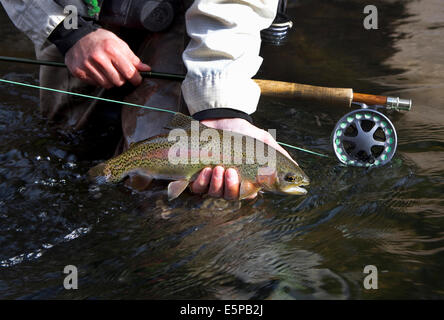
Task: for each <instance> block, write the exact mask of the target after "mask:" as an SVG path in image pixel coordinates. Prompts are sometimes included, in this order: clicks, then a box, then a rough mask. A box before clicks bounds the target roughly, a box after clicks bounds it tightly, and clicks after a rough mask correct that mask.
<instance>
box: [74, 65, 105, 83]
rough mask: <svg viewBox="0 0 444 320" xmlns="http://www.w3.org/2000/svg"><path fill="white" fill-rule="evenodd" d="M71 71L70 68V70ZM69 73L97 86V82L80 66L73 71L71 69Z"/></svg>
mask: <svg viewBox="0 0 444 320" xmlns="http://www.w3.org/2000/svg"><path fill="white" fill-rule="evenodd" d="M70 71H71V70H70ZM71 74H72V75H73V76H74V77H76V78H79V79H80V80H82V81H84V82H86V83H88V84H90V85H93V86H99V84H98V83H97V82H96V81H94V79H91V78H90V77H89V76H88V74H87V73H86V71H85V70H83V69H81V68H80V67H77V68H75V69H74V70H73V71H71Z"/></svg>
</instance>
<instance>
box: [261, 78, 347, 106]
mask: <svg viewBox="0 0 444 320" xmlns="http://www.w3.org/2000/svg"><path fill="white" fill-rule="evenodd" d="M254 81H255V82H256V83H257V84H258V85H259V87H260V88H261V93H262V95H263V96H268V97H278V98H291V99H296V100H298V101H301V102H305V103H309V104H314V105H326V106H333V107H350V106H351V102H352V99H353V90H352V89H345V88H327V87H317V86H310V85H306V84H299V83H291V82H283V81H274V80H259V79H255V80H254Z"/></svg>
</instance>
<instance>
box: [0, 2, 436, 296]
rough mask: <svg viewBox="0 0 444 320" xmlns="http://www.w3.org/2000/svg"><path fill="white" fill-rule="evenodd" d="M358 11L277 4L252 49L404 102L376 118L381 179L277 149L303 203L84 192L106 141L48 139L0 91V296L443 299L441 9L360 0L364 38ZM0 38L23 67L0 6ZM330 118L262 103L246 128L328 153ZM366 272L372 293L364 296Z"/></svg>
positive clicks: (18, 100) (300, 70) (6, 90)
mask: <svg viewBox="0 0 444 320" xmlns="http://www.w3.org/2000/svg"><path fill="white" fill-rule="evenodd" d="M366 4H367V1H350V0H344V1H339V0H336V1H313V0H311V1H290V8H289V15H290V16H291V17H292V19H293V21H294V22H295V27H294V29H293V31H292V35H291V40H290V42H289V43H288V44H287V45H286V46H283V47H280V48H276V47H269V46H265V47H264V48H263V50H262V56H263V57H264V58H265V61H264V64H263V67H262V69H261V71H260V77H263V78H268V79H278V80H284V81H295V82H302V83H309V84H315V85H326V86H333V87H352V88H354V89H355V91H356V92H364V93H375V94H391V95H394V96H397V95H399V96H402V97H405V98H411V99H413V101H414V107H413V110H412V111H410V112H408V113H402V114H390V115H389V116H390V118H391V119H392V121H393V122H394V124H395V126H396V127H397V130H398V138H399V146H398V152H397V154H396V156H395V158H394V160H393V161H392V162H391V163H390V164H389V165H386V166H384V167H382V168H377V169H373V170H364V169H359V168H348V167H343V166H340V165H339V164H338V163H337V162H336V161H335V160H334V159H333V158H330V159H323V158H319V157H316V156H312V155H309V154H304V153H300V152H292V154H293V155H294V156H295V158H296V159H297V160H298V162H299V163H300V165H301V166H302V167H303V168H304V171H305V172H306V173H307V174H308V175H309V176H310V177H311V180H312V184H311V187H310V189H309V193H308V195H307V196H305V197H284V196H279V195H273V194H265V195H263V196H261V197H260V198H258V199H257V200H255V201H251V202H248V201H245V202H242V203H240V202H225V201H223V200H214V199H203V200H202V199H201V198H200V197H198V196H193V195H190V194H185V195H183V196H181V197H180V198H179V199H177V200H175V201H173V202H171V203H169V202H168V201H166V197H165V194H164V193H163V190H164V185H157V186H155V187H154V188H153V189H151V190H149V191H147V192H144V193H138V194H136V193H133V192H131V191H130V190H128V189H127V188H125V187H124V186H123V185H117V186H109V187H100V189H98V188H96V187H94V186H91V185H90V184H89V183H88V182H87V181H86V179H85V173H86V171H87V170H88V168H90V167H91V166H92V165H93V164H94V163H96V162H97V161H98V160H101V159H102V160H103V159H106V158H107V157H109V156H110V152H111V153H112V151H113V150H114V145H113V143H114V140H113V139H111V138H109V134H107V133H103V134H97V135H95V136H90V137H86V138H85V137H79V136H77V135H70V134H67V133H63V132H58V131H57V130H55V129H54V128H52V127H51V126H48V124H47V123H46V121H45V119H42V118H41V117H40V115H39V112H38V91H37V90H35V89H27V88H21V87H15V86H11V85H5V84H0V97H1V98H0V298H76V299H77V298H148V299H161V298H163V299H170V298H197V299H201V298H209V299H213V298H216V299H227V298H229V299H238V298H246V299H248V298H258V299H301V298H306V299H318V298H326V299H330V298H333V299H342V298H352V299H356V298H363V299H391V298H395V299H398V298H403V299H405V298H409V299H410V298H412V299H423V298H433V299H435V298H438V299H442V298H443V297H444V272H443V268H442V267H443V265H444V252H443V251H444V199H443V196H442V194H443V192H444V164H443V161H444V126H443V125H444V111H443V100H442V98H443V96H444V94H443V92H444V85H443V83H444V81H443V80H444V54H443V50H444V37H443V31H444V6H443V4H442V1H441V0H422V1H388V0H386V1H374V2H373V4H375V5H376V6H377V7H378V9H379V30H373V31H368V30H365V29H364V28H363V26H362V21H363V18H364V14H363V13H362V11H363V8H364V6H365V5H366ZM0 27H1V31H0V32H1V35H2V37H1V38H0V48H1V49H0V51H1V54H2V55H10V56H20V57H29V58H32V57H33V48H32V44H31V43H30V41H29V40H27V38H26V37H25V36H24V35H22V34H20V33H18V32H17V31H16V29H15V28H14V27H13V25H12V23H11V22H10V21H9V20H8V18H7V16H6V15H5V13H4V11H3V10H1V11H0ZM0 74H1V77H2V78H7V79H11V80H17V81H23V82H29V83H36V82H37V81H38V69H37V68H36V67H33V66H26V65H20V64H8V63H0ZM345 112H347V110H345V109H344V110H338V109H334V110H333V109H329V108H324V109H323V108H319V109H318V108H317V109H312V108H310V106H296V105H294V104H293V103H292V102H291V101H276V100H273V101H271V100H262V101H261V104H260V107H259V111H258V112H257V113H256V114H255V121H256V124H257V125H259V126H261V127H264V128H277V130H278V140H280V141H284V142H288V143H293V144H295V145H298V146H302V147H306V148H308V149H311V150H315V151H319V152H324V153H329V154H331V151H330V148H329V145H330V141H329V137H330V133H331V130H332V128H333V126H334V124H335V123H336V121H337V120H338V119H339V118H340V117H341V116H342V115H343V114H344V113H345ZM111 136H112V134H111ZM97 146H99V148H98V147H97ZM66 265H75V266H77V267H78V270H79V289H78V290H76V291H73V290H71V291H67V290H64V289H63V278H64V274H63V273H62V271H63V268H64V266H66ZM366 265H375V266H376V267H377V268H378V271H379V289H378V290H365V289H364V288H363V279H364V276H365V274H363V269H364V266H366Z"/></svg>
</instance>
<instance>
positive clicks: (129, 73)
mask: <svg viewBox="0 0 444 320" xmlns="http://www.w3.org/2000/svg"><path fill="white" fill-rule="evenodd" d="M112 63H113V65H114V66H115V68H116V69H117V70H118V71H119V73H120V74H121V75H122V77H123V78H125V79H126V80H128V81H129V82H131V83H132V84H133V85H134V86H138V85H139V84H140V83H141V82H142V76H141V75H140V74H139V72H138V71H137V69H136V67H134V65H133V64H132V63H131V62H129V61H128V59H127V58H126V57H125V56H124V55H123V54H122V53H120V52H116V54H115V56H114V59H113V60H112Z"/></svg>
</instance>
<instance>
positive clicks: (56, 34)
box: [48, 17, 99, 55]
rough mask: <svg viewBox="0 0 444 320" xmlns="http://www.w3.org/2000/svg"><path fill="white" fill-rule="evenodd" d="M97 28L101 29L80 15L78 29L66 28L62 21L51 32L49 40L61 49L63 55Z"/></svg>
mask: <svg viewBox="0 0 444 320" xmlns="http://www.w3.org/2000/svg"><path fill="white" fill-rule="evenodd" d="M97 29H99V26H98V25H97V24H95V23H94V22H92V21H86V20H84V19H83V18H82V17H79V18H78V28H77V29H66V28H65V26H64V23H63V22H62V23H60V24H59V25H58V26H57V27H56V28H55V29H54V30H53V31H52V32H51V34H50V35H49V37H48V40H49V41H50V42H51V43H53V44H54V45H55V46H56V47H57V48H58V49H59V51H60V52H61V53H62V55H66V53H67V52H68V51H69V49H71V48H72V47H73V46H74V45H75V44H76V43H77V42H78V41H79V40H80V39H82V38H83V37H84V36H86V35H88V34H90V33H92V32H94V31H96V30H97Z"/></svg>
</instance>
